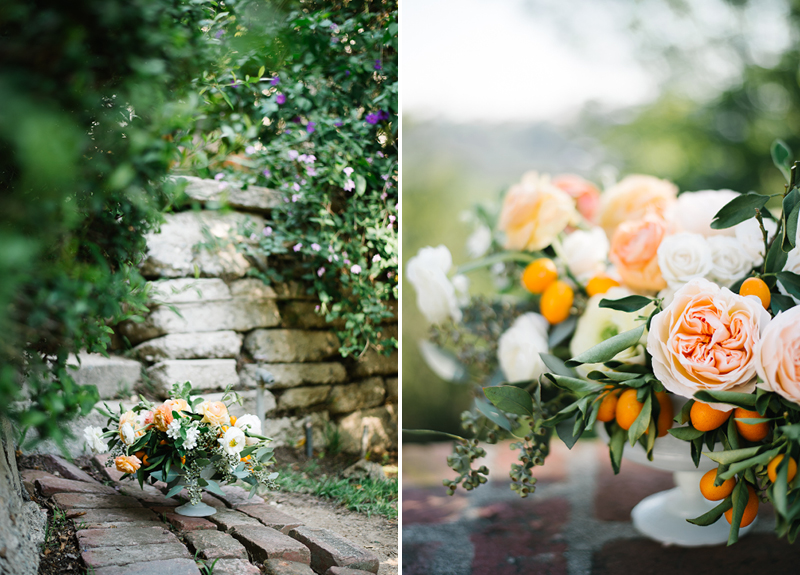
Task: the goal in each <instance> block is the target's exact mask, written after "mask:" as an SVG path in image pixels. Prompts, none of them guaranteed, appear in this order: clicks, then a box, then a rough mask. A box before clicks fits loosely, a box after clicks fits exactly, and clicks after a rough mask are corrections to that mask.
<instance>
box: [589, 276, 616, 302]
mask: <svg viewBox="0 0 800 575" xmlns="http://www.w3.org/2000/svg"><path fill="white" fill-rule="evenodd" d="M618 286H619V282H618V281H617V280H615V279H614V278H611V277H608V276H607V275H602V274H601V275H599V276H594V277H593V278H592V279H590V280H589V283H587V284H586V293H587V294H589V297H592V296H595V295H597V294H601V293H606V292H607V291H608V290H610V289H611V288H612V287H618Z"/></svg>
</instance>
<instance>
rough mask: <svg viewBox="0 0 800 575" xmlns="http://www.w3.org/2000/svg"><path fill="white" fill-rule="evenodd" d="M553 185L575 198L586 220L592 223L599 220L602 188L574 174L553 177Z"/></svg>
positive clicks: (577, 206)
mask: <svg viewBox="0 0 800 575" xmlns="http://www.w3.org/2000/svg"><path fill="white" fill-rule="evenodd" d="M553 185H554V186H555V187H557V188H559V189H561V190H563V191H565V192H566V193H567V194H569V197H570V198H572V199H573V200H575V207H576V208H578V212H580V214H581V215H582V216H583V217H584V218H585V219H586V220H588V221H589V222H591V223H595V222H596V221H597V210H598V208H599V207H600V190H598V189H597V187H596V186H595V185H594V184H593V183H591V182H589V181H587V180H584V179H583V178H581V177H580V176H576V175H574V174H564V175H561V176H556V177H555V178H553Z"/></svg>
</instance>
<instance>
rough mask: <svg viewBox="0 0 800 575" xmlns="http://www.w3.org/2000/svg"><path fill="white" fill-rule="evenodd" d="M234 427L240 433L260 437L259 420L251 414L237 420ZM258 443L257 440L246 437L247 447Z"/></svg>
mask: <svg viewBox="0 0 800 575" xmlns="http://www.w3.org/2000/svg"><path fill="white" fill-rule="evenodd" d="M234 427H238V428H239V429H241V430H242V431H246V432H248V433H254V434H256V435H261V420H260V419H259V418H258V417H257V416H255V415H253V414H251V413H248V414H246V415H243V416H241V417H240V418H238V419H237V420H236V423H234ZM258 442H259V440H258V439H256V438H255V437H247V445H255V444H256V443H258Z"/></svg>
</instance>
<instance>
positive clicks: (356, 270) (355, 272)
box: [350, 264, 361, 274]
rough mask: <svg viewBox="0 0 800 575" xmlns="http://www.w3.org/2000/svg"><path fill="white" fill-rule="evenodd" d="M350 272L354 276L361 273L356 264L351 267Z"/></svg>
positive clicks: (359, 267)
mask: <svg viewBox="0 0 800 575" xmlns="http://www.w3.org/2000/svg"><path fill="white" fill-rule="evenodd" d="M350 271H351V272H353V273H354V274H360V273H361V266H360V265H358V264H356V265H354V266H353V267H351V268H350Z"/></svg>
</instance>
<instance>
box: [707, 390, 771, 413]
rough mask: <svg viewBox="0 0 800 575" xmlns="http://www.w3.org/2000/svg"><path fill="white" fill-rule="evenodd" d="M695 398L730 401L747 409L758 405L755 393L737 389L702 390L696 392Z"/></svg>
mask: <svg viewBox="0 0 800 575" xmlns="http://www.w3.org/2000/svg"><path fill="white" fill-rule="evenodd" d="M694 398H695V399H697V400H699V401H704V402H706V403H728V404H730V405H735V406H736V407H743V408H745V409H753V408H754V407H755V406H756V396H755V394H752V393H739V392H737V391H708V390H701V391H698V392H696V393H695V394H694Z"/></svg>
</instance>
